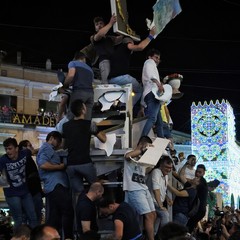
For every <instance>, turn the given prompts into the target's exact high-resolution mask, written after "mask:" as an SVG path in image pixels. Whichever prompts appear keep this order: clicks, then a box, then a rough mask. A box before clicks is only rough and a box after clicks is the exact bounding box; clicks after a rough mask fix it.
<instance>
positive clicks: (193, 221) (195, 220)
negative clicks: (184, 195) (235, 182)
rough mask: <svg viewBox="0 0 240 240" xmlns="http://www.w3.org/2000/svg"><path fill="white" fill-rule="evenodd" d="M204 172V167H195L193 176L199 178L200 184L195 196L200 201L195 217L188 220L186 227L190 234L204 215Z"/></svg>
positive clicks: (205, 203)
mask: <svg viewBox="0 0 240 240" xmlns="http://www.w3.org/2000/svg"><path fill="white" fill-rule="evenodd" d="M205 171H206V167H205V165H203V164H199V165H197V169H196V172H195V176H196V177H200V184H199V185H198V187H197V195H198V198H199V200H200V205H199V209H198V212H197V213H196V215H194V216H193V217H191V218H190V219H189V220H188V223H187V227H188V229H189V232H190V233H192V231H193V230H194V228H195V227H196V226H197V223H198V222H199V221H201V220H202V219H203V217H204V216H205V214H206V207H207V196H208V186H207V181H206V179H205V178H204V177H203V176H204V175H205Z"/></svg>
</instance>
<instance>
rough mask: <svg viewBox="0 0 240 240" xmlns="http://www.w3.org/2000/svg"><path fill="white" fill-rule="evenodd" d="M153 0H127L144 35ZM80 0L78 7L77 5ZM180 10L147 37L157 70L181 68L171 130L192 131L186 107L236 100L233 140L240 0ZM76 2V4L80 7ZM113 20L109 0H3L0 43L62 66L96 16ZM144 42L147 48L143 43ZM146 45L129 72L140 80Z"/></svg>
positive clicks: (191, 1)
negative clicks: (157, 59)
mask: <svg viewBox="0 0 240 240" xmlns="http://www.w3.org/2000/svg"><path fill="white" fill-rule="evenodd" d="M155 2H156V1H155V0H127V4H128V14H129V24H130V26H131V28H132V29H133V30H135V31H136V33H137V34H138V35H140V37H141V38H142V39H144V38H145V37H146V36H147V35H148V30H147V27H146V24H145V19H146V18H150V19H151V18H152V13H153V12H152V6H153V5H154V4H155ZM81 4H82V6H81ZM180 4H181V7H182V12H181V13H180V14H179V15H178V16H177V17H176V18H175V19H173V20H172V21H171V22H170V23H169V24H168V25H167V26H166V27H165V29H164V30H163V31H162V32H161V33H160V34H159V35H158V37H157V39H155V40H154V41H152V42H151V43H150V44H149V46H148V47H147V49H149V48H151V47H154V48H157V49H159V50H160V52H161V59H162V63H161V64H160V65H159V72H160V75H161V77H165V76H166V75H168V74H170V73H175V72H177V73H180V74H182V75H183V82H182V84H181V88H180V90H181V91H182V92H183V93H184V96H183V97H182V98H181V99H178V100H174V101H172V102H171V104H170V105H169V109H170V112H171V116H172V119H173V122H174V129H175V130H178V131H183V132H186V133H190V127H191V123H190V107H191V105H192V103H193V102H196V103H198V102H199V101H200V102H202V103H203V102H204V101H207V102H209V101H210V100H213V101H214V102H215V101H216V100H217V99H219V100H220V101H221V100H222V99H225V100H227V101H228V102H229V103H230V104H231V106H232V107H233V110H234V114H235V118H236V128H237V139H238V140H239V139H240V104H239V102H240V87H239V85H240V84H239V80H240V61H239V59H240V31H239V22H240V21H239V18H240V3H239V1H238V0H183V1H180ZM78 5H80V6H78ZM95 16H102V17H104V19H105V20H106V22H107V21H108V20H109V19H110V16H111V8H110V0H95V1H93V0H89V1H84V2H83V1H80V2H78V3H77V2H69V1H68V2H67V1H66V2H64V3H61V2H57V1H32V2H25V1H17V2H14V3H13V2H11V1H6V0H2V1H1V13H0V50H4V51H7V53H8V55H7V56H6V57H5V58H4V61H5V62H9V63H16V56H17V51H21V52H22V63H23V65H31V66H35V67H44V66H45V61H46V59H47V58H50V59H51V60H52V63H53V69H58V68H63V69H67V64H68V62H69V61H70V60H72V58H73V55H74V53H75V51H76V50H79V49H81V48H83V47H84V46H86V45H87V44H88V43H89V38H90V36H91V34H92V33H93V32H94V25H93V18H94V17H95ZM147 49H146V50H147ZM146 50H145V51H143V52H138V53H133V54H132V57H131V69H130V73H131V74H132V75H133V76H135V77H137V78H138V79H140V77H141V70H142V65H143V62H144V60H145V54H146Z"/></svg>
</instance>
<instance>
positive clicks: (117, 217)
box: [98, 196, 142, 240]
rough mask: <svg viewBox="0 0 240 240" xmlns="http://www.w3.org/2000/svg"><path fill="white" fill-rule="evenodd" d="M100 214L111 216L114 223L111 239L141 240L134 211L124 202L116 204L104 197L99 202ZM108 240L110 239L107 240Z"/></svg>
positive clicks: (109, 198)
mask: <svg viewBox="0 0 240 240" xmlns="http://www.w3.org/2000/svg"><path fill="white" fill-rule="evenodd" d="M98 206H99V210H100V214H102V215H104V216H108V215H112V220H113V222H114V230H115V231H114V237H113V238H111V239H122V240H129V239H135V240H138V239H142V232H141V230H140V225H139V222H138V221H137V219H138V217H137V215H136V212H135V211H134V209H133V208H132V207H131V206H130V205H129V204H128V203H126V202H122V203H116V202H115V200H114V199H112V198H111V197H109V196H105V197H104V198H102V199H100V201H99V205H98ZM109 239H110V238H109Z"/></svg>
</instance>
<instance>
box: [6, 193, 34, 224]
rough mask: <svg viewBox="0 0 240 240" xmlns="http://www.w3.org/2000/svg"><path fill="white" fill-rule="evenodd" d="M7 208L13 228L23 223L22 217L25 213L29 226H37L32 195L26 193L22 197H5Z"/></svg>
mask: <svg viewBox="0 0 240 240" xmlns="http://www.w3.org/2000/svg"><path fill="white" fill-rule="evenodd" d="M5 199H6V202H7V204H8V206H9V209H10V212H11V214H12V218H13V221H14V228H16V227H18V226H20V225H21V224H22V223H23V216H24V213H23V211H24V212H25V213H26V215H27V218H28V219H29V225H30V227H31V228H34V227H35V226H37V225H38V221H37V215H36V211H35V207H34V204H33V199H32V195H31V194H30V193H27V194H25V195H23V196H14V197H5Z"/></svg>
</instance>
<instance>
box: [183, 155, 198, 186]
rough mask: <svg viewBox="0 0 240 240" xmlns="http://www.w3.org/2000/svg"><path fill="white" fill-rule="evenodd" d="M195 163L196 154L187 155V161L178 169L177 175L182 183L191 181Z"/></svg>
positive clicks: (193, 176)
mask: <svg viewBox="0 0 240 240" xmlns="http://www.w3.org/2000/svg"><path fill="white" fill-rule="evenodd" d="M196 163H197V159H196V156H195V155H193V154H190V155H188V157H187V162H186V163H185V165H184V166H183V167H182V168H181V170H180V171H179V177H180V179H181V182H182V184H185V183H186V182H189V183H191V180H192V179H193V178H195V171H196V169H195V166H196Z"/></svg>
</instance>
